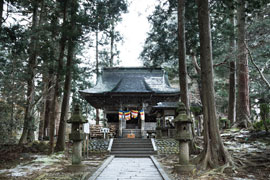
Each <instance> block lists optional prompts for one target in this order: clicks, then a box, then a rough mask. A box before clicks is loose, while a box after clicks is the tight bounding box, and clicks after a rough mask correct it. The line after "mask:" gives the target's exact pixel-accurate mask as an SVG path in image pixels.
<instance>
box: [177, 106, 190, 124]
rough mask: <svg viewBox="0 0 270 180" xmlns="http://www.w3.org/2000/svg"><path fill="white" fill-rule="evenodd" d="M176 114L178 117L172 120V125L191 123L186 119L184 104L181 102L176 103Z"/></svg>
mask: <svg viewBox="0 0 270 180" xmlns="http://www.w3.org/2000/svg"><path fill="white" fill-rule="evenodd" d="M176 111H177V112H178V115H177V116H176V118H175V119H174V123H180V124H183V123H192V121H191V119H190V118H189V117H188V115H187V112H186V107H185V104H184V103H182V102H179V103H178V108H177V110H176Z"/></svg>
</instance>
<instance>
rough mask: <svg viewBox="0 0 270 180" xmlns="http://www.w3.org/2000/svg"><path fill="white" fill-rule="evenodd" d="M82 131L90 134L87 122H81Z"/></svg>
mask: <svg viewBox="0 0 270 180" xmlns="http://www.w3.org/2000/svg"><path fill="white" fill-rule="evenodd" d="M83 132H84V133H86V134H90V127H89V123H85V124H83Z"/></svg>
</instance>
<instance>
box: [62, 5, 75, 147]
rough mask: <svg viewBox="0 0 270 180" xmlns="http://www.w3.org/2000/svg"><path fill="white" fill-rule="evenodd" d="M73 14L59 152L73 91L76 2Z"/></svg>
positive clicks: (63, 142) (63, 140)
mask: <svg viewBox="0 0 270 180" xmlns="http://www.w3.org/2000/svg"><path fill="white" fill-rule="evenodd" d="M70 5H71V12H70V17H71V21H70V34H71V35H70V36H69V37H67V40H68V44H67V46H68V47H67V48H68V54H67V63H66V75H65V85H64V96H63V101H62V107H61V116H60V124H61V127H62V130H61V131H62V132H60V129H59V133H61V136H62V137H61V139H59V143H58V144H59V145H58V146H57V150H58V151H62V150H64V149H65V132H66V131H65V130H66V120H67V115H68V110H69V100H70V91H71V80H72V66H73V65H72V61H73V58H74V51H75V45H76V43H75V40H76V34H75V33H76V29H75V28H76V26H75V15H76V11H77V8H78V5H77V3H76V1H75V0H71V3H70Z"/></svg>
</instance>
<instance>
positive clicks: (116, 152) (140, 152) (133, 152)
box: [111, 150, 156, 155]
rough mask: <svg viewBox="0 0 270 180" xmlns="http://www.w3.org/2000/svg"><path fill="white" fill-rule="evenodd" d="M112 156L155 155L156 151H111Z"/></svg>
mask: <svg viewBox="0 0 270 180" xmlns="http://www.w3.org/2000/svg"><path fill="white" fill-rule="evenodd" d="M111 154H114V155H115V154H149V155H153V154H156V152H155V151H124V150H121V151H111Z"/></svg>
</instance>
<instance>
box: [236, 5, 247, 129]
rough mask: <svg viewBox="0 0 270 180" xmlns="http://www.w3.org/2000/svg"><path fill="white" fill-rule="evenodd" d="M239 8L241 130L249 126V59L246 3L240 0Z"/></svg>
mask: <svg viewBox="0 0 270 180" xmlns="http://www.w3.org/2000/svg"><path fill="white" fill-rule="evenodd" d="M237 2H238V6H237V22H238V28H237V29H238V34H237V36H238V38H237V39H238V41H237V46H238V47H237V48H238V67H237V68H238V70H237V71H238V73H237V75H238V95H237V111H236V124H237V127H239V128H247V127H248V125H249V117H250V110H249V73H248V57H247V50H246V47H245V38H246V31H245V1H243V0H238V1H237Z"/></svg>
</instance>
